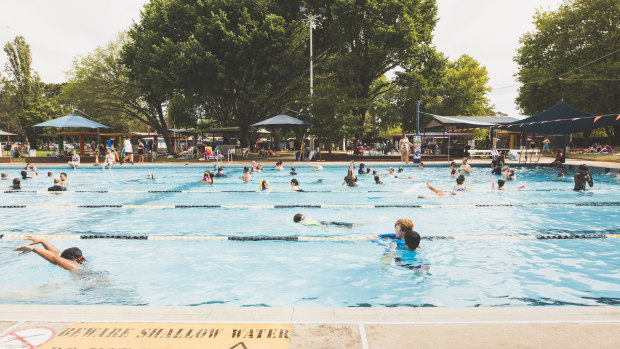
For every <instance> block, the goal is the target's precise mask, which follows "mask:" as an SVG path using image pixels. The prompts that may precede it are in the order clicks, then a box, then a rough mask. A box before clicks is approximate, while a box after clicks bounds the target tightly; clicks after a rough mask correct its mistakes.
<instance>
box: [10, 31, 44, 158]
mask: <svg viewBox="0 0 620 349" xmlns="http://www.w3.org/2000/svg"><path fill="white" fill-rule="evenodd" d="M4 52H5V54H6V56H7V60H8V61H7V63H6V65H5V71H6V73H7V74H8V77H7V78H6V79H4V80H3V82H2V92H0V93H1V94H2V96H1V97H0V98H1V99H2V101H0V108H1V109H2V114H4V116H3V121H4V122H6V125H7V126H13V127H7V128H13V131H16V132H18V133H21V134H26V135H28V140H29V141H30V142H31V143H32V145H33V147H36V145H37V142H38V138H37V136H36V132H35V131H34V130H33V129H32V126H33V125H34V124H36V123H37V121H36V120H42V121H45V120H47V119H46V118H49V117H50V115H49V114H47V113H46V112H43V111H42V109H41V107H42V106H43V105H45V104H46V103H41V97H42V96H43V83H42V82H41V81H40V80H41V79H40V78H39V74H37V73H36V72H35V71H34V70H33V69H32V54H31V52H30V45H28V44H27V43H26V39H24V37H23V36H17V37H15V39H14V40H13V41H12V42H7V43H6V44H5V45H4ZM43 109H46V110H47V111H49V108H43ZM34 115H38V117H34ZM42 118H43V119H42Z"/></svg>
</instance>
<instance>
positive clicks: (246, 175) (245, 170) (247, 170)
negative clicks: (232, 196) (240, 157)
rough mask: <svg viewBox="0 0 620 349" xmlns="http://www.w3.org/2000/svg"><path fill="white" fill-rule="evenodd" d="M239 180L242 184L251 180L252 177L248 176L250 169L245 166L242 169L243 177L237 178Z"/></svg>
mask: <svg viewBox="0 0 620 349" xmlns="http://www.w3.org/2000/svg"><path fill="white" fill-rule="evenodd" d="M239 179H240V180H242V181H244V182H249V181H251V180H252V175H251V174H250V169H249V168H248V167H247V166H244V167H243V176H241V177H239Z"/></svg>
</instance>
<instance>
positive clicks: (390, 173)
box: [388, 167, 398, 178]
mask: <svg viewBox="0 0 620 349" xmlns="http://www.w3.org/2000/svg"><path fill="white" fill-rule="evenodd" d="M388 175H389V176H392V177H394V178H398V176H397V175H396V174H395V173H394V168H393V167H390V168H388Z"/></svg>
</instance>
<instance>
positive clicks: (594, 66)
mask: <svg viewBox="0 0 620 349" xmlns="http://www.w3.org/2000/svg"><path fill="white" fill-rule="evenodd" d="M619 21H620V2H618V0H567V1H565V2H564V3H563V4H562V5H561V6H560V7H559V8H558V9H557V10H556V11H551V12H541V11H538V12H537V13H536V14H535V15H534V25H535V26H536V29H535V30H534V31H532V32H529V33H526V34H525V35H523V36H522V37H521V39H520V44H521V47H519V49H518V51H517V56H516V57H515V62H517V64H518V65H519V72H518V73H517V79H518V80H519V82H521V83H522V84H523V85H522V86H521V88H520V89H519V96H518V97H517V104H518V105H519V107H520V108H521V110H522V111H523V113H524V114H535V113H538V112H541V111H543V110H545V109H548V108H549V107H551V106H553V105H554V104H555V103H557V102H558V101H559V100H561V99H563V100H565V101H566V102H567V103H569V104H570V105H572V106H573V107H575V108H577V109H580V110H583V111H587V112H591V113H597V114H611V113H618V112H619V111H620V82H619V80H618V79H619V78H620V52H618V50H620V27H619V26H618V22H619ZM614 52H615V53H614ZM603 56H605V57H604V58H601V57H603ZM598 58H601V59H598ZM614 134H615V140H616V141H615V143H616V144H620V125H616V126H614Z"/></svg>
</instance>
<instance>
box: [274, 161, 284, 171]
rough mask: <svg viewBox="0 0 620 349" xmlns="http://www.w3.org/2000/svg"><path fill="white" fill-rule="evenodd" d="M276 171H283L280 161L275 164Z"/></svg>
mask: <svg viewBox="0 0 620 349" xmlns="http://www.w3.org/2000/svg"><path fill="white" fill-rule="evenodd" d="M276 170H278V171H282V170H284V166H283V165H282V161H278V162H276Z"/></svg>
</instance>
